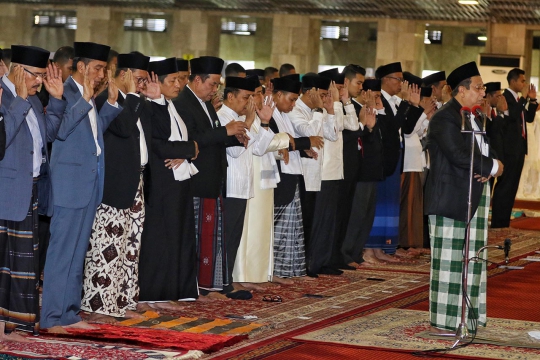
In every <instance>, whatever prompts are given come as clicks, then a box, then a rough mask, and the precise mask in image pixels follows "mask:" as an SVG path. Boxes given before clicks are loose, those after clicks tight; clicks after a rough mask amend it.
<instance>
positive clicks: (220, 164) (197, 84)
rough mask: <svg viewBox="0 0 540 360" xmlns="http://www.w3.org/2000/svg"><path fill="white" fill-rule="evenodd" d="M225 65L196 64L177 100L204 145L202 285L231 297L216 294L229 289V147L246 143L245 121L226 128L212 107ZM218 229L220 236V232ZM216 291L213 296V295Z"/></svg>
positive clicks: (200, 161)
mask: <svg viewBox="0 0 540 360" xmlns="http://www.w3.org/2000/svg"><path fill="white" fill-rule="evenodd" d="M223 64H224V61H223V60H222V59H220V58H216V57H213V56H202V57H200V58H195V59H192V60H191V61H190V66H191V75H190V76H189V83H188V85H187V86H186V88H185V89H184V90H183V91H182V92H181V93H180V95H179V96H178V98H177V99H176V100H175V101H174V105H175V108H176V110H177V111H178V114H180V116H181V117H182V119H183V121H184V122H185V124H186V127H187V131H188V134H189V139H190V140H195V141H196V142H197V144H198V145H199V150H200V154H199V156H198V157H197V159H196V160H194V161H193V164H194V165H195V166H196V167H197V169H198V170H199V173H198V174H197V181H194V182H193V184H192V185H193V186H192V192H193V200H194V207H195V226H196V236H197V247H198V252H197V255H198V261H197V262H198V275H199V276H198V281H199V288H200V289H201V295H208V296H210V297H215V298H224V297H225V296H224V295H222V294H219V293H217V292H216V290H217V291H221V290H223V289H224V286H226V285H228V284H229V279H228V278H227V277H228V276H227V273H228V272H227V266H234V264H228V263H227V257H226V250H225V239H224V234H223V203H222V194H223V187H224V185H225V184H226V182H225V179H226V175H227V158H226V153H225V148H226V147H227V146H241V145H242V143H240V142H239V140H238V139H237V137H238V138H239V139H241V140H242V142H245V141H246V138H245V129H246V125H245V123H244V122H243V121H231V122H229V123H228V124H227V125H226V126H221V125H220V122H219V119H218V116H217V114H216V111H215V110H214V107H213V106H212V104H211V102H210V101H211V100H212V97H213V96H214V95H215V94H216V92H217V90H218V85H219V83H220V78H221V71H222V69H223ZM214 226H215V227H216V229H218V230H217V231H215V232H214ZM209 291H210V292H209Z"/></svg>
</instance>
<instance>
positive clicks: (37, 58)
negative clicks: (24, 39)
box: [11, 45, 50, 69]
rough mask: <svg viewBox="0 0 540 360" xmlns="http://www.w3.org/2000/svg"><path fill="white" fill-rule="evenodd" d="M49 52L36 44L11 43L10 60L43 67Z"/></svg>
mask: <svg viewBox="0 0 540 360" xmlns="http://www.w3.org/2000/svg"><path fill="white" fill-rule="evenodd" d="M49 55H50V52H49V51H47V50H44V49H42V48H38V47H36V46H25V45H12V46H11V62H14V63H17V64H21V65H27V66H33V67H37V68H41V69H44V68H46V67H47V63H48V61H49Z"/></svg>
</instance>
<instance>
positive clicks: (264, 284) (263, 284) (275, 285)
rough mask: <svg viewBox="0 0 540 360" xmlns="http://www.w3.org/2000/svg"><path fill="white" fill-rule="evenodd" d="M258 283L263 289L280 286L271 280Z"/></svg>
mask: <svg viewBox="0 0 540 360" xmlns="http://www.w3.org/2000/svg"><path fill="white" fill-rule="evenodd" d="M258 285H259V286H261V287H262V288H263V290H268V289H279V288H280V287H281V286H280V285H279V284H276V283H272V282H265V283H260V284H258Z"/></svg>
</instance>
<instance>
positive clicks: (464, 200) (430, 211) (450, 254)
mask: <svg viewBox="0 0 540 360" xmlns="http://www.w3.org/2000/svg"><path fill="white" fill-rule="evenodd" d="M447 82H448V84H449V85H450V86H451V88H452V89H453V91H452V96H453V98H452V99H451V100H450V101H448V102H447V103H446V104H445V105H443V107H442V108H441V109H440V110H439V111H437V112H436V113H435V114H434V115H433V117H432V118H431V120H430V123H429V128H428V149H429V154H430V159H431V163H430V171H429V175H428V177H427V182H426V187H425V197H424V200H425V201H424V212H425V213H426V214H427V215H429V225H430V230H429V233H430V238H431V278H430V284H431V287H430V296H429V297H430V307H429V310H430V322H431V325H432V326H433V327H434V328H435V329H434V330H435V331H438V330H440V331H443V332H444V331H446V332H448V330H450V331H452V332H453V331H455V330H456V328H457V327H458V326H459V324H460V322H461V296H462V284H461V282H462V278H461V275H462V267H463V239H464V238H465V231H466V226H467V221H469V220H470V229H471V231H470V238H469V244H470V252H469V254H467V257H469V256H471V255H470V254H474V253H476V252H477V251H479V250H480V249H481V248H482V247H483V246H484V245H486V244H487V236H486V235H487V217H488V212H489V184H486V181H487V180H488V179H489V178H490V177H491V176H495V177H497V176H499V175H501V174H502V172H503V165H502V163H501V161H499V160H497V159H496V158H495V157H494V154H493V153H490V149H489V145H488V144H487V143H486V142H485V141H484V140H483V138H482V136H481V135H475V140H474V149H471V136H472V135H471V134H470V133H468V134H465V133H462V132H461V128H462V126H465V130H468V131H471V130H473V129H475V130H481V127H482V124H481V123H480V122H477V121H476V120H475V117H474V116H469V118H468V119H465V121H464V122H462V116H461V114H460V109H461V108H462V107H468V108H472V107H473V106H474V105H480V104H481V102H482V98H483V96H484V91H485V87H484V84H483V82H482V78H481V76H480V73H479V71H478V68H477V66H476V64H475V63H474V62H470V63H467V64H464V65H462V66H460V67H458V68H457V69H455V70H454V71H453V72H452V73H451V74H450V75H449V76H448V78H447ZM462 124H464V125H462ZM471 151H473V157H474V167H473V172H474V175H475V177H476V179H474V181H473V182H472V191H471V205H470V206H471V214H473V215H472V216H471V218H470V219H469V218H468V195H469V181H468V179H469V169H470V165H471V164H470V162H471ZM481 256H482V257H485V255H481ZM486 281H487V276H486V263H485V262H484V261H477V262H476V263H471V264H470V265H469V283H468V285H469V286H468V289H467V292H468V294H469V297H470V303H471V304H472V308H473V309H474V312H473V311H472V310H471V311H468V313H469V314H471V313H475V314H476V319H478V325H479V326H485V323H486Z"/></svg>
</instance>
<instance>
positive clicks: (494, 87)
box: [484, 82, 501, 94]
mask: <svg viewBox="0 0 540 360" xmlns="http://www.w3.org/2000/svg"><path fill="white" fill-rule="evenodd" d="M484 85H485V87H486V94H489V93H491V92H494V91H499V90H501V83H500V82H488V83H486V84H484Z"/></svg>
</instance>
